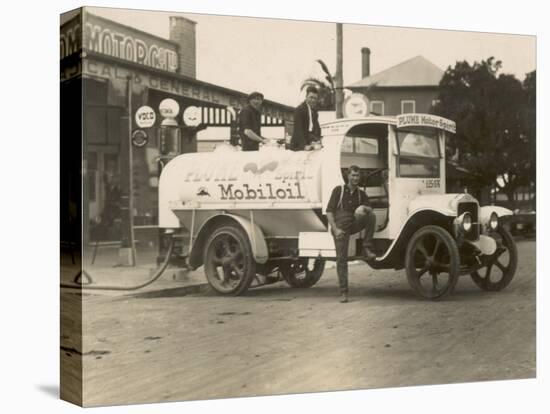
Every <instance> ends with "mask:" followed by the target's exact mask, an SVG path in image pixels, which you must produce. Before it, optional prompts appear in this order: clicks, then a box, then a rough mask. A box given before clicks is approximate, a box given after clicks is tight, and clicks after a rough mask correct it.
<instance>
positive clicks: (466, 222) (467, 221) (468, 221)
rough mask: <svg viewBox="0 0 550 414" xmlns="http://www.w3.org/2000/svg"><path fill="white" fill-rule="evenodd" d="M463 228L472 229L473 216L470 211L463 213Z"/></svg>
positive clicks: (465, 229) (466, 230)
mask: <svg viewBox="0 0 550 414" xmlns="http://www.w3.org/2000/svg"><path fill="white" fill-rule="evenodd" d="M462 229H463V230H464V231H465V232H468V231H470V230H471V229H472V216H471V215H470V213H464V214H463V215H462Z"/></svg>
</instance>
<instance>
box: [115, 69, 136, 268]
mask: <svg viewBox="0 0 550 414" xmlns="http://www.w3.org/2000/svg"><path fill="white" fill-rule="evenodd" d="M126 91H127V107H128V111H127V117H128V118H127V120H128V135H127V136H126V137H124V138H122V140H121V143H122V145H121V158H122V160H123V162H122V163H121V166H122V168H121V182H122V183H124V182H125V183H126V185H127V189H126V191H125V189H124V187H125V186H124V185H122V186H121V190H122V194H121V197H120V198H121V204H122V206H121V209H120V210H121V219H122V235H121V236H122V237H121V244H120V249H119V252H118V259H119V264H120V265H122V266H135V265H136V248H135V242H134V197H133V191H134V188H133V185H134V180H133V168H134V166H133V153H132V79H131V78H130V77H128V79H127V86H126Z"/></svg>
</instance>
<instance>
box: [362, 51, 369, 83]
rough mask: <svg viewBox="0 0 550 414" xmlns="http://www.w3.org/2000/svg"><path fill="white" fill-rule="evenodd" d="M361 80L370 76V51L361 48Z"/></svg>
mask: <svg viewBox="0 0 550 414" xmlns="http://www.w3.org/2000/svg"><path fill="white" fill-rule="evenodd" d="M361 58H362V59H361V78H366V77H368V76H370V49H369V48H368V47H363V48H361Z"/></svg>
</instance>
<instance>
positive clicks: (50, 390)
mask: <svg viewBox="0 0 550 414" xmlns="http://www.w3.org/2000/svg"><path fill="white" fill-rule="evenodd" d="M36 388H37V389H38V390H39V391H42V392H43V393H44V394H46V395H49V396H50V397H54V398H55V399H58V398H59V386H58V385H57V384H40V385H37V386H36Z"/></svg>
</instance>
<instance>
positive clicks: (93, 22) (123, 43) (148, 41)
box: [60, 13, 178, 72]
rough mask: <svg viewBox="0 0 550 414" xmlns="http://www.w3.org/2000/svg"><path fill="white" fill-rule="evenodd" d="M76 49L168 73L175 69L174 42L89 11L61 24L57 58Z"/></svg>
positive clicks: (176, 62) (176, 56) (176, 57)
mask: <svg viewBox="0 0 550 414" xmlns="http://www.w3.org/2000/svg"><path fill="white" fill-rule="evenodd" d="M80 48H83V49H84V50H88V51H92V52H96V53H100V54H103V55H107V56H111V57H115V58H118V59H123V60H127V61H129V62H133V63H138V64H141V65H145V66H149V67H152V68H155V69H161V70H165V71H168V72H176V71H177V69H178V49H177V45H176V44H174V43H172V42H170V41H168V40H166V39H162V38H160V37H156V36H152V35H149V34H147V33H144V32H141V31H139V30H136V29H133V28H131V27H127V26H124V25H121V24H118V23H115V22H113V21H110V20H107V19H103V18H101V17H98V16H95V15H93V14H90V13H84V16H83V19H82V18H81V16H80V15H79V16H77V17H75V18H74V19H73V20H71V21H70V22H67V23H66V24H65V25H63V26H62V27H61V33H60V52H61V59H63V58H65V57H67V56H70V55H71V54H73V53H75V52H77V51H78V50H80Z"/></svg>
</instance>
